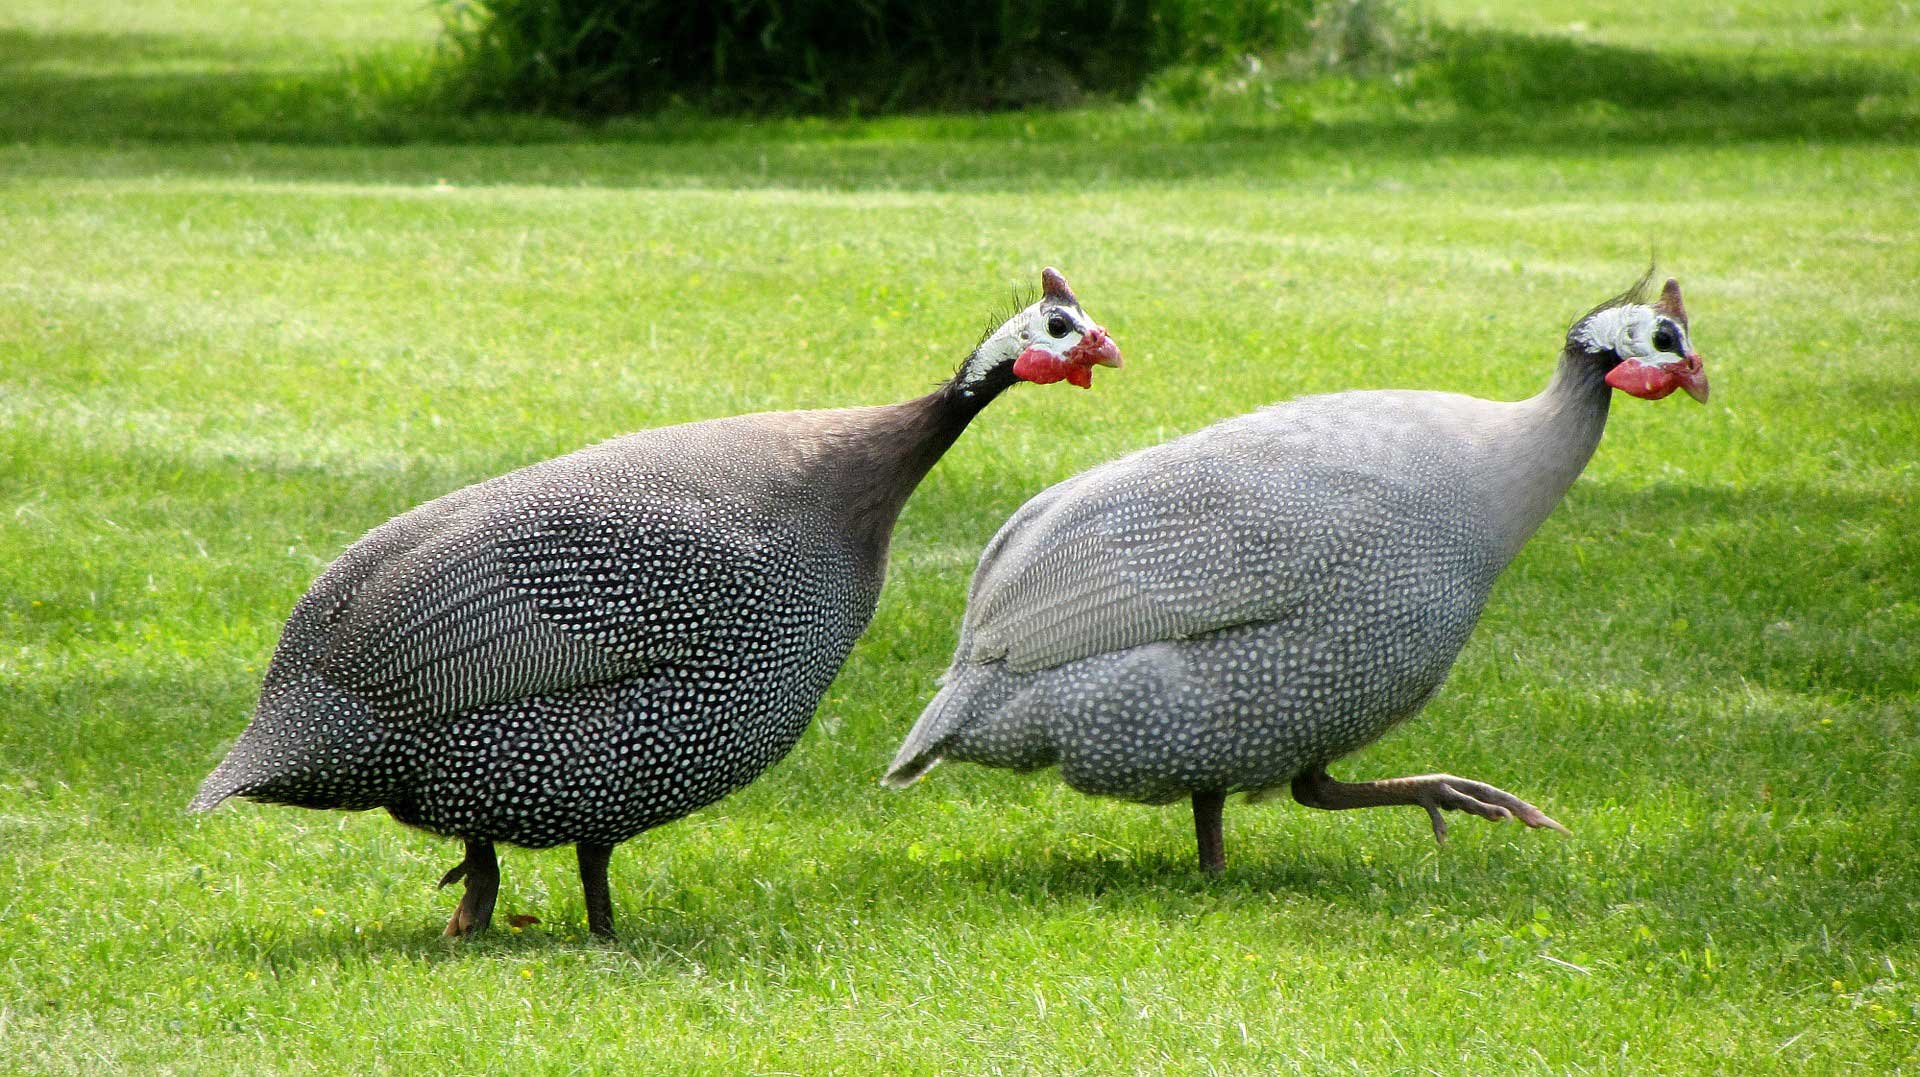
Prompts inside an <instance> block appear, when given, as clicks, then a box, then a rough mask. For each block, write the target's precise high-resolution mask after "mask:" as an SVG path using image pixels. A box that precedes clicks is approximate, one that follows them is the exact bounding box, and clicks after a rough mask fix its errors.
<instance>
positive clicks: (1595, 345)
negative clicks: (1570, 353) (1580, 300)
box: [1573, 303, 1694, 367]
mask: <svg viewBox="0 0 1920 1077" xmlns="http://www.w3.org/2000/svg"><path fill="white" fill-rule="evenodd" d="M1573 339H1574V341H1575V342H1577V343H1579V344H1581V345H1583V346H1585V347H1587V348H1588V349H1590V350H1592V351H1599V352H1611V353H1613V354H1614V355H1617V356H1619V357H1620V358H1622V359H1632V360H1636V361H1638V362H1640V363H1643V364H1645V365H1648V366H1658V367H1671V366H1675V365H1678V364H1682V363H1685V362H1686V359H1687V357H1688V356H1689V355H1692V354H1694V351H1693V342H1692V341H1691V340H1689V339H1688V338H1687V327H1686V326H1685V325H1684V324H1682V323H1681V322H1679V321H1678V320H1676V319H1674V318H1672V317H1669V316H1668V315H1666V314H1662V313H1661V312H1659V311H1657V310H1655V309H1653V308H1652V307H1649V306H1647V305H1645V304H1642V303H1630V304H1627V305H1626V306H1622V307H1609V308H1607V309H1606V310H1603V311H1599V312H1597V313H1595V314H1594V315H1593V316H1592V317H1590V318H1588V319H1587V320H1586V321H1584V322H1581V323H1580V325H1579V327H1578V328H1576V329H1575V330H1574V331H1573Z"/></svg>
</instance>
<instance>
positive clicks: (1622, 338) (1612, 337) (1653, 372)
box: [1567, 269, 1707, 403]
mask: <svg viewBox="0 0 1920 1077" xmlns="http://www.w3.org/2000/svg"><path fill="white" fill-rule="evenodd" d="M1651 282H1653V271H1651V269H1649V271H1647V275H1645V276H1642V278H1640V282H1638V284H1634V286H1632V288H1628V290H1626V292H1624V294H1622V296H1619V298H1613V299H1609V301H1605V303H1601V305H1599V307H1596V309H1594V311H1592V313H1588V315H1586V317H1584V319H1580V321H1578V323H1574V326H1572V328H1571V330H1567V347H1569V349H1578V351H1584V353H1586V355H1592V357H1594V361H1597V363H1601V365H1605V369H1607V384H1609V386H1613V388H1617V390H1620V392H1624V394H1632V395H1638V397H1642V399H1661V397H1663V395H1667V394H1670V392H1674V390H1686V394H1688V395H1690V397H1693V399H1697V401H1699V403H1707V369H1705V365H1703V363H1701V359H1699V351H1693V340H1692V338H1690V336H1688V326H1686V303H1682V301H1680V282H1678V280H1674V278H1670V276H1668V278H1667V286H1665V288H1661V294H1659V298H1657V299H1653V301H1651V303H1649V301H1647V286H1649V284H1651Z"/></svg>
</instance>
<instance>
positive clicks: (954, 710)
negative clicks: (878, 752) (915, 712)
mask: <svg viewBox="0 0 1920 1077" xmlns="http://www.w3.org/2000/svg"><path fill="white" fill-rule="evenodd" d="M957 679H958V678H953V679H949V680H948V682H947V684H946V685H945V686H944V687H942V688H941V689H940V692H939V694H938V695H936V696H934V697H933V701H932V702H931V703H928V704H927V709H926V710H923V711H921V712H920V719H919V720H918V721H916V722H914V723H913V729H912V730H911V731H909V732H908V733H907V739H906V740H905V741H904V742H902V743H901V745H900V750H899V751H898V752H896V753H894V757H893V762H892V763H890V764H888V765H887V773H886V774H885V775H883V776H882V777H881V778H880V784H881V785H885V786H889V787H891V788H894V789H905V788H906V787H907V786H909V785H912V784H913V783H914V782H917V781H919V780H920V779H921V778H922V777H923V776H924V775H925V774H926V773H927V771H930V770H932V769H933V768H934V767H936V766H938V765H939V763H940V749H941V748H942V746H943V745H944V743H945V741H946V740H947V738H948V737H950V736H951V735H953V734H954V733H955V732H957V727H958V726H959V724H960V722H959V719H960V716H961V714H963V713H964V711H963V710H962V708H959V707H953V706H951V704H952V703H953V701H954V699H953V697H954V688H955V683H954V681H955V680H957Z"/></svg>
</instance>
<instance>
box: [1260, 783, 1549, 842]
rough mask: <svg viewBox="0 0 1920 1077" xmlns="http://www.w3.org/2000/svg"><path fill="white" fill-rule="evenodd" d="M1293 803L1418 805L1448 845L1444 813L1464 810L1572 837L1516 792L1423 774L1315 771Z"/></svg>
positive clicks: (1297, 786)
mask: <svg viewBox="0 0 1920 1077" xmlns="http://www.w3.org/2000/svg"><path fill="white" fill-rule="evenodd" d="M1293 799H1295V800H1297V801H1299V802H1300V803H1302V804H1305V805H1306V806H1307V807H1309V808H1324V809H1326V810H1328V811H1341V810H1344V809H1347V808H1380V807H1387V806H1391V805H1400V804H1417V805H1419V806H1420V807H1422V808H1425V809H1426V810H1427V817H1428V818H1429V819H1431V820H1432V821H1433V837H1434V840H1435V841H1446V840H1447V821H1446V819H1444V818H1442V817H1441V815H1440V813H1441V812H1442V811H1462V812H1466V813H1468V814H1470V815H1477V816H1479V817H1480V818H1482V819H1491V820H1493V821H1495V822H1499V821H1500V820H1502V819H1508V818H1512V819H1518V820H1520V821H1521V822H1523V823H1525V824H1526V825H1528V826H1530V827H1534V828H1545V829H1548V830H1558V831H1559V832H1560V833H1562V834H1566V833H1570V831H1568V830H1567V828H1566V827H1564V826H1561V825H1560V824H1559V823H1557V822H1555V821H1554V820H1553V819H1551V818H1549V817H1548V815H1547V813H1545V812H1543V811H1541V810H1540V809H1539V808H1536V807H1534V806H1533V805H1531V804H1529V803H1527V802H1526V801H1524V800H1521V799H1520V798H1519V797H1517V796H1514V795H1513V794H1512V793H1509V792H1507V791H1506V790H1504V789H1496V788H1494V787H1493V786H1491V785H1488V784H1486V783H1485V782H1476V781H1474V780H1473V779H1471V778H1461V777H1457V776H1455V775H1452V774H1421V775H1418V776H1416V777H1411V778H1387V779H1384V780H1381V781H1376V782H1339V781H1335V780H1333V778H1332V777H1330V776H1329V775H1328V774H1327V772H1326V771H1325V770H1315V771H1309V772H1308V773H1306V774H1302V775H1301V776H1299V777H1298V778H1295V779H1294V780H1293Z"/></svg>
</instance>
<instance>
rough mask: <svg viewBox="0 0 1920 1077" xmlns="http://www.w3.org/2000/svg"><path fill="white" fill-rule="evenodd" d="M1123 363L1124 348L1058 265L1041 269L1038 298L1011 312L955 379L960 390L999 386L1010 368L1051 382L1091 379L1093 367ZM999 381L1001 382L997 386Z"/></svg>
mask: <svg viewBox="0 0 1920 1077" xmlns="http://www.w3.org/2000/svg"><path fill="white" fill-rule="evenodd" d="M1119 365H1120V349H1119V348H1118V347H1116V346H1115V345H1114V343H1113V338H1111V337H1109V336H1107V331H1106V330H1105V329H1102V328H1101V327H1100V326H1099V324H1098V323H1096V322H1095V321H1094V320H1093V319H1092V318H1089V317H1087V312H1086V311H1084V310H1081V309H1080V300H1078V299H1076V298H1074V295H1073V289H1072V288H1070V287H1068V286H1067V279H1066V278H1065V277H1063V276H1061V275H1060V271H1059V270H1057V269H1054V268H1052V267H1048V268H1046V269H1043V270H1041V271H1040V301H1039V302H1038V303H1035V304H1033V305H1032V306H1029V307H1027V308H1026V309H1025V310H1022V311H1021V312H1020V313H1018V314H1015V315H1014V316H1013V317H1011V318H1008V319H1007V320H1006V322H1005V324H1003V325H1001V326H1000V328H998V329H995V330H994V331H993V332H991V333H989V334H987V339H985V340H983V341H981V342H980V346H979V347H978V348H975V349H974V350H973V354H972V355H971V356H969V357H968V358H967V362H966V365H965V366H963V367H961V368H960V374H959V376H958V378H957V379H956V381H957V383H958V386H959V389H960V392H961V394H962V395H965V396H972V395H974V394H975V393H976V392H981V391H987V392H995V391H998V388H1004V387H1005V386H1006V381H1005V380H1003V379H1004V378H1006V376H1007V375H1009V374H1011V375H1012V377H1013V378H1015V379H1017V380H1020V381H1030V382H1034V383H1036V384H1039V385H1047V384H1050V383H1052V382H1056V381H1064V382H1068V383H1070V384H1073V385H1078V386H1079V387H1081V388H1082V389H1085V388H1088V387H1090V386H1092V385H1093V368H1094V367H1096V366H1112V367H1117V366H1119ZM994 387H998V388H994Z"/></svg>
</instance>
